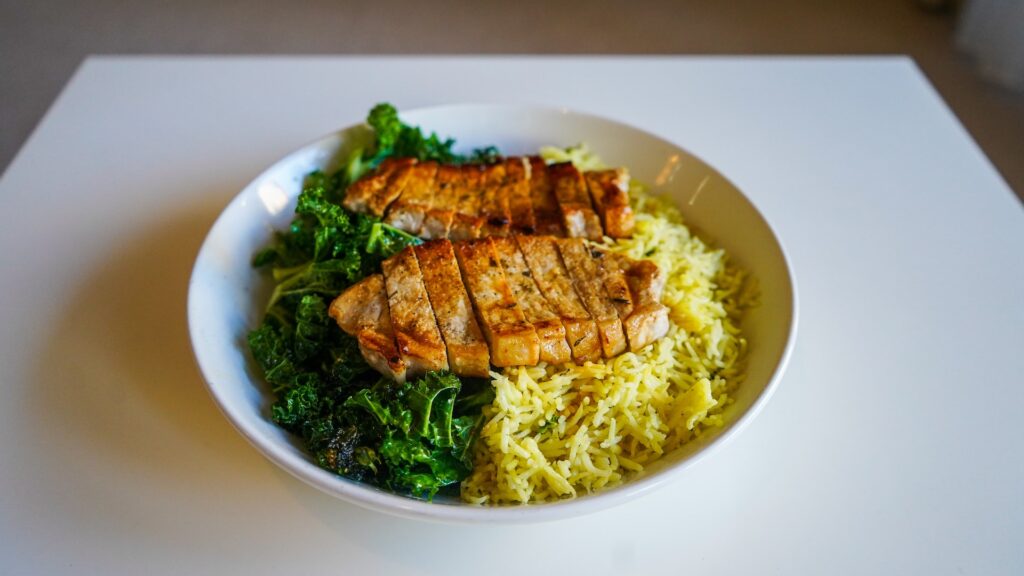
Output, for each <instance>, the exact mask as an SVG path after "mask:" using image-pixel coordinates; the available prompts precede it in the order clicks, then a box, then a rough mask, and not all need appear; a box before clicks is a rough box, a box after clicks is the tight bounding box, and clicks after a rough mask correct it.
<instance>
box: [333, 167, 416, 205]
mask: <svg viewBox="0 0 1024 576" xmlns="http://www.w3.org/2000/svg"><path fill="white" fill-rule="evenodd" d="M415 163H416V159H415V158H388V159H386V160H384V161H383V162H381V163H380V166H378V167H377V169H376V170H374V171H373V172H371V173H369V174H367V175H366V176H363V177H362V178H360V179H359V180H356V181H355V182H353V183H352V184H351V185H350V186H349V187H348V189H347V190H345V199H344V200H343V201H342V204H343V205H344V206H345V208H348V209H349V210H351V211H353V212H369V213H371V214H373V215H375V216H380V215H382V214H384V210H385V209H387V207H388V205H389V204H391V202H392V201H394V199H395V198H397V197H398V195H399V194H400V193H401V192H402V187H403V186H404V185H405V182H406V181H407V180H408V176H409V168H410V167H412V165H413V164H415Z"/></svg>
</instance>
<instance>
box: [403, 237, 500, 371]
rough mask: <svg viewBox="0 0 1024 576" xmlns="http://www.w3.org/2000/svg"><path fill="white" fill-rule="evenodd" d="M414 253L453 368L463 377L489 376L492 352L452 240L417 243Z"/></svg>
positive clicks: (449, 362)
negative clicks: (460, 271)
mask: <svg viewBox="0 0 1024 576" xmlns="http://www.w3.org/2000/svg"><path fill="white" fill-rule="evenodd" d="M415 252H416V258H417V260H418V261H419V265H420V272H421V273H422V274H423V283H424V284H425V285H426V288H427V295H428V296H429V297H430V306H431V307H432V308H433V309H434V317H435V318H436V319H437V325H438V328H440V330H441V336H442V337H443V338H444V343H445V346H446V347H447V350H448V364H449V365H450V366H451V369H452V371H453V372H455V373H456V374H458V375H460V376H478V377H487V373H488V370H489V369H490V364H491V363H490V352H489V351H488V349H487V342H486V341H485V340H484V336H483V333H482V332H481V331H480V326H479V324H477V321H476V316H475V315H474V314H473V305H472V303H470V301H469V295H468V294H467V293H466V288H465V286H464V285H463V284H462V276H461V275H460V273H459V264H458V262H457V261H456V260H455V252H454V251H453V250H452V243H451V242H449V241H448V240H432V241H430V242H427V243H425V244H422V245H420V246H416V248H415Z"/></svg>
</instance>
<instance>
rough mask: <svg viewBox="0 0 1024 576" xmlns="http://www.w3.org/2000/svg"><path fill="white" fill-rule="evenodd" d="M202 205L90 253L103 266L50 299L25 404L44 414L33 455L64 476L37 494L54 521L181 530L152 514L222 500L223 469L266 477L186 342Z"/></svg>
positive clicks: (209, 212) (228, 490)
mask: <svg viewBox="0 0 1024 576" xmlns="http://www.w3.org/2000/svg"><path fill="white" fill-rule="evenodd" d="M219 198H223V196H219ZM208 204H209V205H205V206H190V207H186V209H185V210H183V211H181V212H179V213H176V214H168V215H167V216H166V218H164V219H163V220H162V221H161V222H160V223H159V224H155V225H153V226H150V227H148V228H146V229H145V231H144V232H143V233H142V234H140V235H138V236H137V237H134V238H132V240H131V242H130V243H126V244H124V245H122V246H120V247H119V248H118V249H117V250H116V251H114V252H112V253H110V254H108V255H107V257H106V258H105V259H104V258H94V259H95V260H97V261H102V263H101V264H100V265H98V266H96V267H95V268H94V269H93V270H92V272H91V274H86V275H83V276H84V277H85V279H84V280H83V282H82V284H81V285H80V286H78V287H75V288H74V289H73V290H69V293H71V294H73V295H74V296H73V298H72V299H70V300H69V301H66V302H62V303H57V304H56V305H57V306H59V307H60V308H61V309H62V310H61V311H60V312H59V313H57V314H55V315H54V317H56V318H59V321H58V322H57V323H56V324H55V325H53V326H51V327H50V331H49V334H50V336H49V340H48V341H47V342H45V343H44V344H42V346H41V350H42V353H41V354H40V356H39V358H40V362H39V364H38V366H37V368H36V373H35V374H34V375H33V376H34V377H33V383H34V386H33V388H32V391H31V397H30V398H29V399H28V402H27V406H29V409H30V410H32V411H33V414H34V416H33V417H34V419H35V420H37V421H38V422H40V423H41V424H43V423H45V428H42V429H41V430H40V431H39V433H40V434H41V435H44V436H46V440H47V441H46V445H47V446H48V447H49V449H48V451H47V454H45V455H40V458H39V462H38V463H37V464H38V465H39V466H40V467H41V468H42V469H43V471H44V473H46V474H59V475H70V476H71V479H70V481H69V482H68V486H69V487H68V490H67V491H66V492H65V493H61V494H54V495H50V496H51V497H52V501H49V502H47V508H50V509H51V513H54V514H60V519H61V521H62V522H67V521H74V522H79V523H81V525H82V528H84V529H87V530H96V531H99V532H103V531H104V530H107V531H112V532H114V533H118V532H121V531H126V532H127V531H131V530H137V529H139V528H140V526H144V527H145V530H150V529H154V528H155V530H156V532H157V534H152V535H153V536H158V535H159V532H160V531H161V529H167V530H175V531H180V530H179V529H180V526H172V525H169V524H167V525H163V526H161V520H160V518H165V519H167V520H166V521H167V522H168V523H169V522H170V519H171V518H181V514H180V511H181V509H182V508H185V506H183V505H182V502H186V501H188V502H190V503H194V502H195V501H196V500H208V501H209V502H210V503H211V504H215V505H218V506H226V507H230V505H231V501H232V498H233V496H232V494H233V493H236V494H237V493H239V491H238V490H236V489H233V488H232V483H233V482H232V478H246V477H251V476H259V475H262V476H264V477H267V474H266V469H267V468H268V466H269V464H268V463H266V462H265V461H263V460H262V458H261V457H260V456H259V455H258V454H257V453H256V452H255V451H254V450H252V449H251V448H250V447H249V446H248V445H247V444H246V443H245V441H244V440H243V439H242V438H241V437H240V436H239V435H238V434H236V433H235V432H234V431H233V430H232V429H231V427H230V425H229V424H228V422H227V421H226V420H225V419H224V418H223V417H222V416H221V415H220V414H219V413H218V411H217V409H216V407H215V405H214V403H213V402H212V401H211V399H210V398H209V396H208V394H207V392H206V390H205V388H204V386H203V384H202V379H201V377H200V375H199V372H198V369H197V368H196V366H195V362H194V360H193V357H192V353H191V350H190V345H189V338H188V329H187V323H186V295H187V289H188V279H189V274H190V272H191V267H192V263H193V260H194V258H195V255H196V253H197V252H198V250H199V246H200V245H201V243H202V240H203V238H204V237H205V234H206V231H207V230H208V229H209V227H210V226H211V225H212V223H213V221H214V219H215V218H216V216H217V213H218V212H219V210H220V208H221V207H222V202H219V203H216V204H214V203H208ZM211 463H213V464H212V465H211ZM108 470H116V473H113V474H110V473H106V471H108ZM259 473H262V474H259ZM241 493H242V494H243V495H244V494H245V491H241ZM129 498H133V499H134V500H129ZM140 498H144V501H139V499H140ZM235 498H237V497H235ZM178 538H179V539H180V538H181V537H180V536H178Z"/></svg>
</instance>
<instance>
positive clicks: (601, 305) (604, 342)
mask: <svg viewBox="0 0 1024 576" xmlns="http://www.w3.org/2000/svg"><path fill="white" fill-rule="evenodd" d="M558 251H559V252H560V253H561V254H562V261H564V262H565V268H566V270H568V271H569V276H570V277H571V278H572V283H573V286H574V287H575V288H576V293H577V294H579V295H580V298H582V299H583V303H584V304H585V305H586V307H587V311H588V312H590V315H591V317H593V318H594V321H595V322H597V331H598V334H599V335H600V337H601V350H602V351H603V352H604V357H605V358H613V357H615V356H618V355H619V354H621V353H622V352H624V351H625V350H626V336H625V333H624V332H623V331H622V321H621V320H620V319H619V313H618V310H616V308H615V304H614V302H613V301H612V298H611V297H610V296H609V295H608V291H607V290H605V287H604V282H603V281H602V277H601V275H600V273H599V271H598V268H597V266H596V265H595V264H594V261H593V260H592V259H591V257H590V251H589V250H588V249H587V247H586V246H585V245H584V244H583V240H581V239H579V238H565V239H562V240H559V241H558Z"/></svg>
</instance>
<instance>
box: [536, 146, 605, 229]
mask: <svg viewBox="0 0 1024 576" xmlns="http://www.w3.org/2000/svg"><path fill="white" fill-rule="evenodd" d="M548 175H549V177H550V178H551V187H552V188H553V189H554V190H555V198H557V199H558V206H559V208H560V209H561V212H562V223H563V224H564V225H565V232H566V236H570V237H573V238H587V239H589V240H595V241H596V240H600V239H601V237H602V236H603V231H602V230H601V221H600V219H599V218H598V217H597V213H596V212H594V208H593V207H592V206H591V202H590V193H589V192H587V184H586V182H585V181H584V180H583V175H582V174H580V171H579V170H577V169H576V167H575V166H573V165H572V163H571V162H561V163H558V164H552V165H550V166H548Z"/></svg>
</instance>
